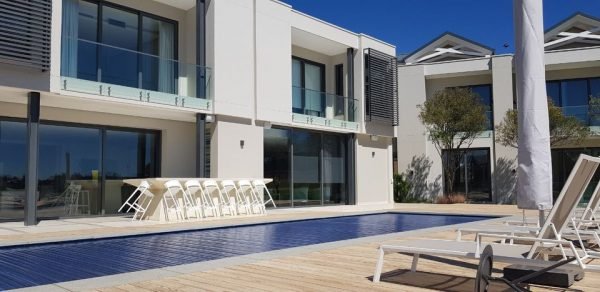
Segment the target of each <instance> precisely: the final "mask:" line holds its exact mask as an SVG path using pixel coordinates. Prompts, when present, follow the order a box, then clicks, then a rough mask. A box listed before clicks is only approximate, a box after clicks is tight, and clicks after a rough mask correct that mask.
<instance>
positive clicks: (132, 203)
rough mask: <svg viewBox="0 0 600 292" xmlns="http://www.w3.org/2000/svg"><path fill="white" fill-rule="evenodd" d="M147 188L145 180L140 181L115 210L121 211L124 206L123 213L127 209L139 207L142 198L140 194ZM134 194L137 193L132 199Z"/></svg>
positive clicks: (148, 185)
mask: <svg viewBox="0 0 600 292" xmlns="http://www.w3.org/2000/svg"><path fill="white" fill-rule="evenodd" d="M149 188H150V184H149V183H148V182H147V181H145V180H143V181H142V182H140V185H139V186H138V187H137V188H136V189H135V190H134V191H133V192H132V193H131V195H129V197H128V198H127V200H125V203H123V205H121V207H120V208H119V210H118V211H117V212H121V211H123V209H124V208H127V211H125V213H129V211H131V210H132V209H134V208H137V207H139V206H140V205H139V202H140V199H141V198H142V194H144V192H146V191H147V190H148V189H149ZM136 194H138V196H137V197H136V198H135V199H134V200H132V199H133V197H134V196H135V195H136Z"/></svg>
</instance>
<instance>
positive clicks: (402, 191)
mask: <svg viewBox="0 0 600 292" xmlns="http://www.w3.org/2000/svg"><path fill="white" fill-rule="evenodd" d="M409 191H410V183H409V182H408V181H407V180H406V178H405V177H404V174H398V173H395V174H394V202H396V203H406V201H407V199H408V192H409Z"/></svg>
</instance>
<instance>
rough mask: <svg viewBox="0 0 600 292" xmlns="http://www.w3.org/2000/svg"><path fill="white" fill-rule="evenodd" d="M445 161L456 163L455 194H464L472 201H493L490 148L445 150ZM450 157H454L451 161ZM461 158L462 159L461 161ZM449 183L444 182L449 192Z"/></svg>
mask: <svg viewBox="0 0 600 292" xmlns="http://www.w3.org/2000/svg"><path fill="white" fill-rule="evenodd" d="M443 155H444V160H446V161H450V162H452V161H453V162H454V163H455V164H454V165H453V166H450V167H454V168H455V169H456V171H455V173H454V181H453V189H452V191H453V192H454V193H462V194H465V195H466V196H467V199H468V200H470V201H480V202H490V201H492V183H491V163H490V149H489V148H480V149H477V148H474V149H462V150H452V151H448V150H444V152H443ZM448 155H453V156H454V158H453V159H449V157H447V156H448ZM459 158H460V159H459ZM449 183H450V182H449V181H448V180H446V181H445V182H444V184H445V188H446V192H448V190H449V188H448V185H449Z"/></svg>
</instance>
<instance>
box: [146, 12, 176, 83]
mask: <svg viewBox="0 0 600 292" xmlns="http://www.w3.org/2000/svg"><path fill="white" fill-rule="evenodd" d="M141 49H142V52H144V53H145V54H144V55H141V56H142V58H143V62H142V86H143V88H144V89H149V90H154V91H160V92H166V93H175V92H176V90H175V89H176V82H175V81H176V75H175V72H176V70H175V69H176V62H174V59H175V25H174V24H172V23H169V22H165V21H161V20H157V19H153V18H150V17H146V16H144V17H142V48H141Z"/></svg>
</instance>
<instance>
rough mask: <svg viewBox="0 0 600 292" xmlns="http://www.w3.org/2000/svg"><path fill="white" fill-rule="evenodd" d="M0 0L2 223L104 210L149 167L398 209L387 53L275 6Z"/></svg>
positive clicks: (287, 199) (390, 52) (277, 194)
mask: <svg viewBox="0 0 600 292" xmlns="http://www.w3.org/2000/svg"><path fill="white" fill-rule="evenodd" d="M1 2H2V3H4V4H3V5H2V8H0V17H2V18H3V19H10V20H11V24H10V30H12V33H11V34H5V33H3V34H2V35H3V40H2V42H0V76H1V78H0V221H1V220H23V218H24V216H25V214H28V213H29V214H32V213H34V212H33V211H37V216H38V217H39V218H59V217H69V216H81V215H83V216H89V215H108V214H115V213H116V211H117V209H118V208H119V206H120V205H121V204H122V202H123V200H124V199H125V198H126V197H127V196H128V195H129V194H130V193H131V191H132V190H133V188H132V187H131V186H127V185H124V184H123V182H122V180H123V179H126V178H144V177H158V176H160V177H200V176H209V177H220V178H226V177H227V178H242V177H268V178H273V179H274V180H275V181H274V182H273V183H272V184H270V188H271V192H272V194H273V196H274V198H275V200H276V203H277V204H278V205H279V206H282V207H301V206H308V205H348V204H349V205H369V206H373V207H385V206H390V204H392V203H393V201H392V137H393V136H394V135H395V130H394V129H395V128H394V127H395V126H396V125H397V122H398V121H397V119H398V110H397V109H398V100H397V88H396V86H397V80H398V78H397V71H396V70H397V66H396V58H395V57H394V56H395V55H396V52H395V48H394V46H392V45H389V44H387V43H384V42H382V41H379V40H377V39H374V38H372V37H369V36H367V35H363V34H357V33H354V32H350V31H348V30H345V29H343V28H340V27H337V26H335V25H332V24H329V23H326V22H324V21H321V20H319V19H316V18H313V17H311V16H308V15H305V14H303V13H300V12H298V11H295V10H293V8H292V7H290V6H289V5H287V4H284V3H282V2H279V1H274V0H257V1H247V0H228V1H225V0H212V1H209V0H178V1H169V0H154V1H148V0H122V1H112V0H110V1H108V0H32V1H30V2H27V3H26V2H12V1H4V0H2V1H1ZM7 28H8V27H7V26H3V27H2V28H0V30H1V31H3V32H5V30H6V29H7ZM36 112H39V121H38V119H36ZM28 126H29V127H31V128H32V129H36V128H37V129H38V130H39V136H38V137H39V139H38V141H37V143H35V140H36V139H33V138H32V139H31V141H32V144H30V145H28V143H27V141H28V137H29V136H28V135H29V134H28V131H27V128H28ZM31 137H34V135H32V136H31ZM28 146H31V147H33V148H31V149H36V148H37V149H38V151H37V154H38V155H37V157H36V155H35V153H36V151H28V150H27V149H29V148H28ZM28 163H29V165H30V166H32V167H33V168H34V171H29V172H28V171H27V165H28ZM36 173H37V178H36V177H35V176H36V175H35V174H36ZM27 179H29V180H30V181H31V180H33V181H35V182H37V188H38V191H39V193H38V194H37V195H38V197H39V199H38V201H37V202H36V204H34V207H33V208H32V207H26V205H27V204H26V200H25V198H26V197H27V194H26V192H25V183H26V180H27ZM75 193H76V194H77V195H76V196H78V199H79V201H78V204H79V205H83V206H79V207H78V208H76V210H73V209H69V208H66V207H65V200H67V199H65V198H70V197H72V196H73V194H75Z"/></svg>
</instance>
